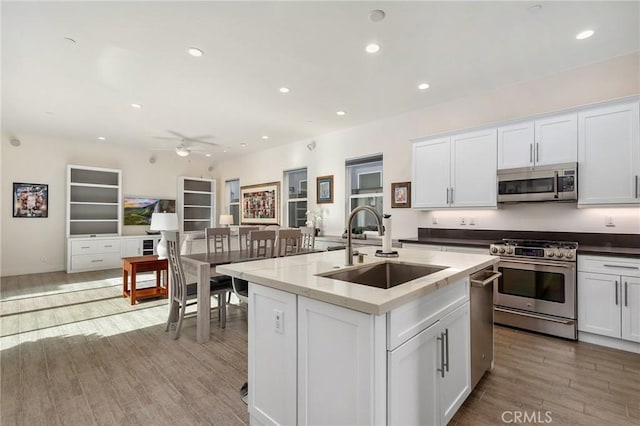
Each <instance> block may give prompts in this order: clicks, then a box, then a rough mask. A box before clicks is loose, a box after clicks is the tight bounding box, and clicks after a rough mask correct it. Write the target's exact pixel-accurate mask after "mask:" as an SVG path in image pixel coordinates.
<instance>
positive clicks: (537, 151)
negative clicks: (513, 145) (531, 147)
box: [536, 142, 540, 163]
mask: <svg viewBox="0 0 640 426" xmlns="http://www.w3.org/2000/svg"><path fill="white" fill-rule="evenodd" d="M538 161H540V144H539V143H538V142H536V163H537V162H538Z"/></svg>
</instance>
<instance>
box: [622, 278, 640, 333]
mask: <svg viewBox="0 0 640 426" xmlns="http://www.w3.org/2000/svg"><path fill="white" fill-rule="evenodd" d="M622 299H623V301H622V338H623V339H625V340H631V341H634V342H640V278H636V277H624V276H623V277H622Z"/></svg>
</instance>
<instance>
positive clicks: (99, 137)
mask: <svg viewBox="0 0 640 426" xmlns="http://www.w3.org/2000/svg"><path fill="white" fill-rule="evenodd" d="M98 140H101V141H106V140H107V138H105V137H104V136H98Z"/></svg>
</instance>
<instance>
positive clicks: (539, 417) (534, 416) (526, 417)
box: [500, 411, 553, 424]
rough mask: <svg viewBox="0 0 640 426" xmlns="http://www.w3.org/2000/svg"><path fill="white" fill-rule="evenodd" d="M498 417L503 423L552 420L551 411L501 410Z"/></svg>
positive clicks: (535, 422) (536, 422)
mask: <svg viewBox="0 0 640 426" xmlns="http://www.w3.org/2000/svg"><path fill="white" fill-rule="evenodd" d="M500 418H501V419H502V421H503V422H504V423H528V424H531V423H533V424H545V423H551V422H553V418H552V417H551V411H503V412H502V415H501V416H500Z"/></svg>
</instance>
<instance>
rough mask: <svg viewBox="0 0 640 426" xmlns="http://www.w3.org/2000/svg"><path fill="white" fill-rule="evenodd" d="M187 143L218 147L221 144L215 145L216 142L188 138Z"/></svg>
mask: <svg viewBox="0 0 640 426" xmlns="http://www.w3.org/2000/svg"><path fill="white" fill-rule="evenodd" d="M185 141H189V142H196V143H202V144H205V145H211V146H218V145H219V144H217V143H215V142H209V141H202V140H200V139H192V138H188V139H185Z"/></svg>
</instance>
